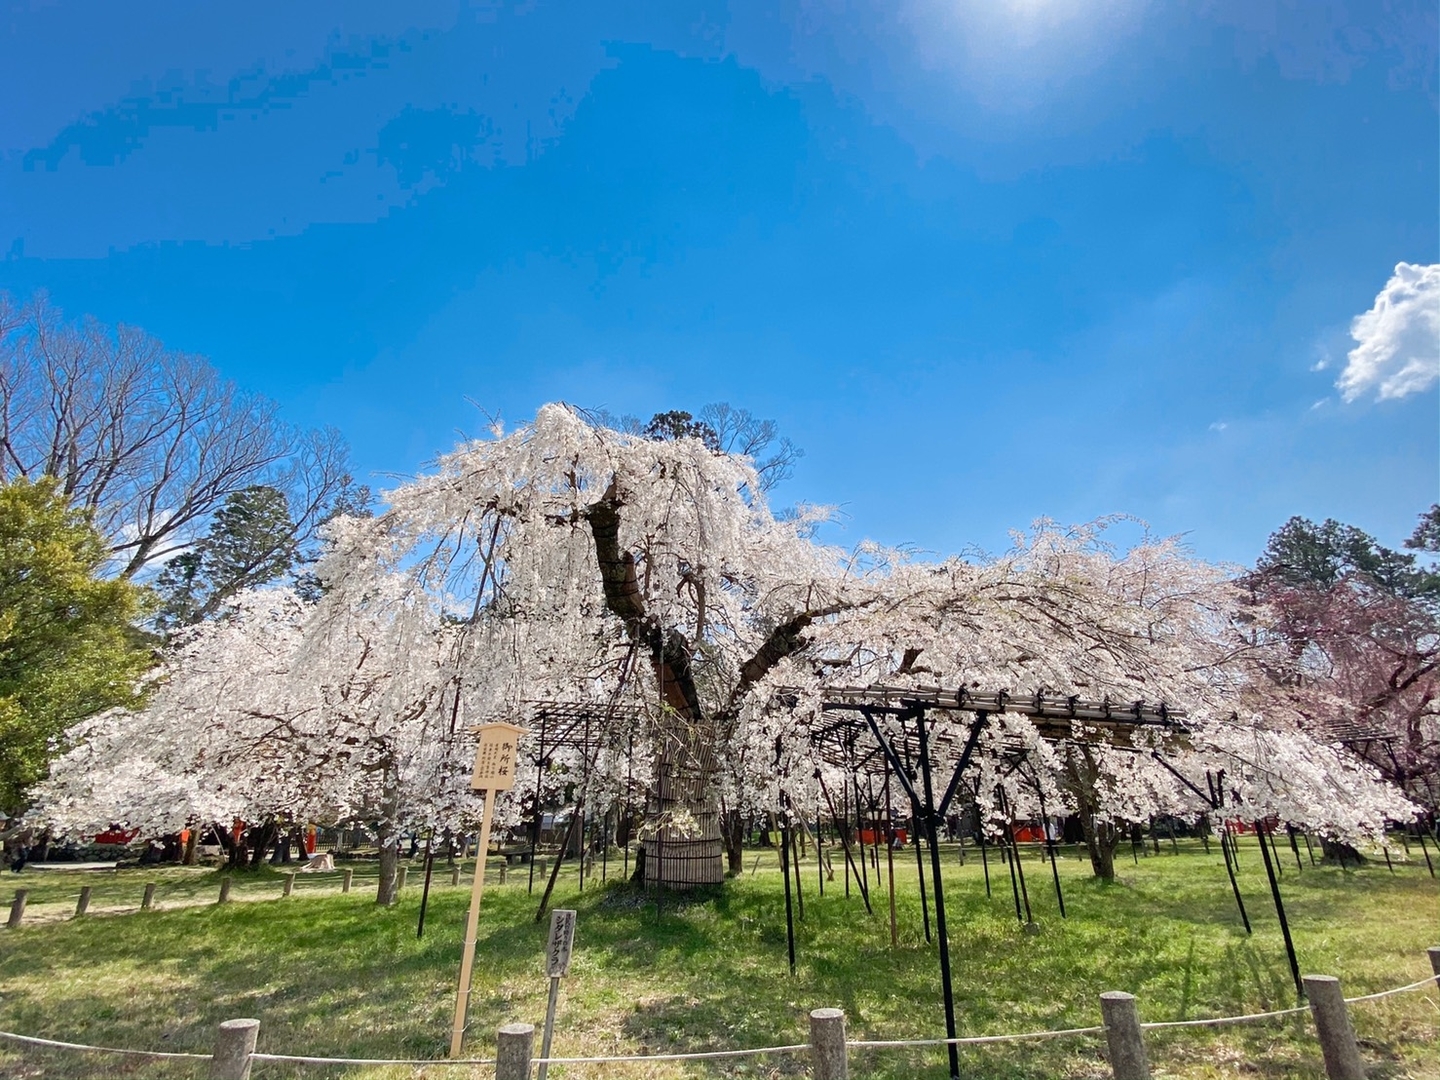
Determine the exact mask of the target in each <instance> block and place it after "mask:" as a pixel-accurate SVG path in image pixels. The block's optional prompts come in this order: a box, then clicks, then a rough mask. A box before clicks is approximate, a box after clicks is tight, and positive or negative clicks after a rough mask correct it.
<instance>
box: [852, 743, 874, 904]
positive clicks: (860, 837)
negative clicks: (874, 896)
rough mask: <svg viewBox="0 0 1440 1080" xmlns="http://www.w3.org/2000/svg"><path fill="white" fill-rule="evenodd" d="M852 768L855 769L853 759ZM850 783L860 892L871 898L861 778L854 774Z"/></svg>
mask: <svg viewBox="0 0 1440 1080" xmlns="http://www.w3.org/2000/svg"><path fill="white" fill-rule="evenodd" d="M851 767H852V768H853V767H854V762H853V759H852V762H851ZM850 782H851V785H852V786H853V787H854V789H855V843H856V845H857V846H858V847H859V848H860V891H861V892H863V893H864V894H865V895H866V897H869V895H870V868H869V866H868V865H867V860H866V858H865V814H864V812H863V811H862V810H861V808H860V806H861V803H860V778H859V777H858V776H856V775H855V774H854V773H853V772H852V773H851V774H850ZM867 906H868V905H867Z"/></svg>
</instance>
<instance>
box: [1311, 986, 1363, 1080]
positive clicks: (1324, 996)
mask: <svg viewBox="0 0 1440 1080" xmlns="http://www.w3.org/2000/svg"><path fill="white" fill-rule="evenodd" d="M1304 985H1305V996H1306V998H1308V999H1309V1001H1310V1015H1311V1016H1313V1017H1314V1018H1315V1033H1316V1034H1317V1035H1318V1036H1319V1038H1320V1052H1321V1053H1322V1054H1323V1055H1324V1056H1325V1075H1326V1076H1327V1077H1329V1078H1330V1080H1365V1066H1364V1064H1363V1063H1362V1062H1361V1061H1360V1048H1359V1047H1358V1046H1356V1045H1355V1029H1354V1028H1352V1027H1351V1026H1350V1014H1349V1011H1348V1010H1347V1009H1346V1008H1345V996H1344V994H1342V993H1341V992H1340V980H1339V979H1337V978H1335V976H1333V975H1306V976H1305V979H1304Z"/></svg>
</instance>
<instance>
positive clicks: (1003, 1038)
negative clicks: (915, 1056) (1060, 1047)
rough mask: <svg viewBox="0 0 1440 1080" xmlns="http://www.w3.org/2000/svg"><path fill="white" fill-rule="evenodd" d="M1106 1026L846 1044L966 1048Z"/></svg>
mask: <svg viewBox="0 0 1440 1080" xmlns="http://www.w3.org/2000/svg"><path fill="white" fill-rule="evenodd" d="M1104 1030H1105V1027H1104V1025H1101V1026H1099V1027H1083V1028H1062V1029H1061V1030H1059V1031H1027V1032H1024V1033H1022V1034H1019V1035H966V1036H963V1037H960V1038H955V1039H890V1040H857V1041H855V1042H848V1041H847V1042H846V1043H845V1045H846V1046H853V1047H855V1048H856V1049H867V1050H874V1049H884V1048H885V1047H890V1046H952V1045H953V1046H965V1045H973V1044H975V1043H999V1042H1021V1041H1023V1040H1025V1039H1058V1038H1061V1037H1062V1036H1065V1035H1097V1034H1099V1033H1100V1032H1102V1031H1104Z"/></svg>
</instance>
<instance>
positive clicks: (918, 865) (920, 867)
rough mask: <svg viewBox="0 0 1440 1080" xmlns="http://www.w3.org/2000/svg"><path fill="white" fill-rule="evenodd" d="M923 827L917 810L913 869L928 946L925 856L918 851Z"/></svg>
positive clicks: (928, 913) (928, 927) (928, 906)
mask: <svg viewBox="0 0 1440 1080" xmlns="http://www.w3.org/2000/svg"><path fill="white" fill-rule="evenodd" d="M924 828H925V826H924V825H923V824H922V823H921V820H920V813H919V810H918V809H917V810H916V813H915V869H916V871H917V872H918V873H919V875H920V918H921V919H923V920H924V921H925V944H927V945H928V944H930V940H931V938H930V901H929V900H928V899H926V896H925V856H924V855H923V854H922V853H921V851H920V834H921V832H923V831H924Z"/></svg>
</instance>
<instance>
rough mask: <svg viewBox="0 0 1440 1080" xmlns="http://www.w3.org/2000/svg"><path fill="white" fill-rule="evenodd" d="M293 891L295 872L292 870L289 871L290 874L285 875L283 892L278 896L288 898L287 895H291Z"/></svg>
mask: <svg viewBox="0 0 1440 1080" xmlns="http://www.w3.org/2000/svg"><path fill="white" fill-rule="evenodd" d="M294 891H295V871H293V870H292V871H290V873H288V874H286V875H285V891H284V892H282V893H281V894H280V895H281V896H289V895H290V894H291V893H293V892H294Z"/></svg>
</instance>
